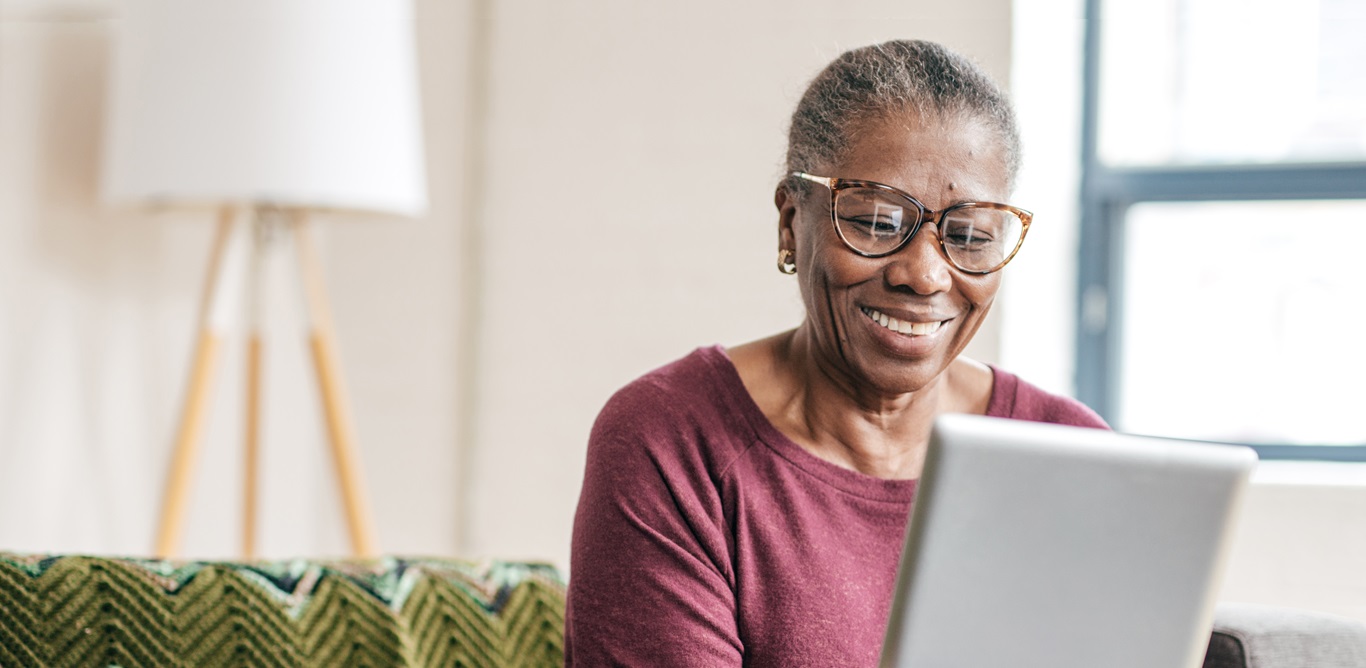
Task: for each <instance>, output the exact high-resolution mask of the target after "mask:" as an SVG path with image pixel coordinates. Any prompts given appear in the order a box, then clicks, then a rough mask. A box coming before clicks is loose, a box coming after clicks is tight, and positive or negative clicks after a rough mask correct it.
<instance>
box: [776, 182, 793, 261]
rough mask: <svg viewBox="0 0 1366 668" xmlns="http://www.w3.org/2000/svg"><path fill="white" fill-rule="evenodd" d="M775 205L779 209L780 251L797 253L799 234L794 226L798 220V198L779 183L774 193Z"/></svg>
mask: <svg viewBox="0 0 1366 668" xmlns="http://www.w3.org/2000/svg"><path fill="white" fill-rule="evenodd" d="M773 204H774V206H777V207H778V250H779V251H781V250H783V249H787V250H790V251H793V252H794V253H795V252H796V251H797V234H796V232H795V231H794V230H793V225H794V223H795V222H796V220H797V197H796V195H795V194H794V193H792V192H791V191H790V190H788V189H787V186H786V185H785V184H782V183H779V184H778V189H777V190H776V191H774V193H773Z"/></svg>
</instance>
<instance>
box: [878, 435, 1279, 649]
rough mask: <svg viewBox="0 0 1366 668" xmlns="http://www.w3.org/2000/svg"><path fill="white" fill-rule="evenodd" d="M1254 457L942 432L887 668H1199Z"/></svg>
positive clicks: (1164, 443)
mask: <svg viewBox="0 0 1366 668" xmlns="http://www.w3.org/2000/svg"><path fill="white" fill-rule="evenodd" d="M1256 463H1257V457H1256V454H1255V453H1254V452H1253V450H1252V449H1251V448H1246V447H1242V446H1230V445H1218V444H1209V443H1195V442H1190V441H1176V440H1167V439H1160V438H1151V437H1140V436H1126V435H1121V434H1116V433H1114V432H1109V431H1104V430H1098V429H1084V428H1079V427H1064V426H1059V425H1049V424H1038V423H1029V422H1021V421H1014V420H1005V419H1000V418H988V417H981V416H968V415H948V416H943V417H940V418H939V419H938V420H936V421H935V424H934V429H933V434H932V436H931V440H930V449H929V454H928V456H927V458H926V462H925V470H924V473H923V475H922V476H921V479H920V485H919V488H918V491H917V492H916V502H915V508H914V510H913V511H912V515H911V521H910V524H909V527H908V529H907V532H906V544H905V549H904V552H903V554H902V557H901V566H900V571H899V573H898V576H897V589H896V593H895V596H894V598H893V601H892V610H891V616H890V619H889V621H888V626H887V635H886V640H885V641H884V644H883V651H882V661H881V665H882V666H884V667H892V666H896V667H913V668H955V667H963V668H997V667H1001V666H1010V667H1012V668H1034V667H1037V668H1130V667H1132V668H1198V666H1199V665H1200V664H1201V662H1202V660H1203V658H1204V655H1205V650H1206V647H1207V646H1208V643H1209V634H1210V624H1211V616H1212V614H1213V610H1214V603H1215V596H1216V594H1217V590H1218V585H1219V580H1220V575H1221V572H1222V568H1223V564H1224V562H1225V558H1226V556H1227V553H1228V550H1229V545H1230V542H1231V534H1232V528H1233V525H1234V522H1235V519H1236V515H1237V510H1238V507H1239V504H1240V502H1241V498H1242V495H1243V490H1244V489H1245V488H1246V486H1247V481H1248V477H1249V476H1250V475H1251V472H1252V470H1253V468H1254V467H1255V466H1256Z"/></svg>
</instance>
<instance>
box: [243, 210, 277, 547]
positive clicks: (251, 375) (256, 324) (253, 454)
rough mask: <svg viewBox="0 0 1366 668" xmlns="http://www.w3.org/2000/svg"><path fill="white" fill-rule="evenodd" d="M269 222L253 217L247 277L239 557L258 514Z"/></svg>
mask: <svg viewBox="0 0 1366 668" xmlns="http://www.w3.org/2000/svg"><path fill="white" fill-rule="evenodd" d="M271 224H272V223H271V222H270V221H268V220H266V219H263V218H261V217H260V216H259V215H258V216H257V219H256V221H255V222H254V224H253V226H252V235H251V236H252V243H251V262H250V271H249V272H248V274H247V391H246V397H245V399H246V402H247V403H246V420H247V424H246V434H245V435H244V440H245V444H244V445H245V450H244V458H243V462H242V466H243V468H242V472H243V475H242V484H243V490H242V558H243V559H247V560H250V559H255V558H256V524H257V523H256V518H257V515H258V508H259V503H258V502H257V501H258V499H259V494H258V489H259V487H260V483H259V478H260V477H259V475H258V472H259V471H260V467H261V464H260V462H261V367H262V364H263V362H262V356H263V354H264V353H263V349H264V346H263V344H262V340H263V337H262V334H261V330H262V321H263V317H262V310H263V309H262V299H263V294H264V286H263V285H262V281H263V280H264V277H263V274H264V273H265V259H266V251H267V245H268V244H269V243H270V236H271V233H272V229H271V228H269V227H267V226H268V225H271Z"/></svg>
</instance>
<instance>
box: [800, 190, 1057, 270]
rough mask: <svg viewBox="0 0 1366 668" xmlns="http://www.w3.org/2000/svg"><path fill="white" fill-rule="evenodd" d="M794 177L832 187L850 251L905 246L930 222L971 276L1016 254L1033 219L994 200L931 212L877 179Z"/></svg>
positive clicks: (834, 211) (884, 251)
mask: <svg viewBox="0 0 1366 668" xmlns="http://www.w3.org/2000/svg"><path fill="white" fill-rule="evenodd" d="M791 175H792V176H795V177H797V178H800V179H805V180H807V181H811V182H813V183H819V184H821V185H823V186H825V187H826V188H829V189H830V218H831V221H832V222H833V223H834V224H835V232H836V233H837V234H838V235H839V237H840V240H841V241H843V242H844V245H845V246H848V247H849V250H851V251H854V252H855V253H858V254H859V255H862V256H864V257H885V256H887V255H891V254H892V253H895V252H897V251H898V250H901V247H902V246H905V245H906V242H907V241H910V239H911V237H913V236H915V233H916V232H917V231H919V230H920V225H921V224H922V223H924V222H926V221H929V222H932V223H938V230H937V232H936V234H935V236H936V237H937V238H938V240H939V247H940V248H942V249H943V250H944V256H945V257H947V258H948V259H949V262H950V263H951V264H952V265H953V266H955V267H957V268H958V269H959V270H961V271H964V272H967V273H969V274H990V273H991V272H993V271H996V270H998V269H1000V268H1001V267H1004V266H1006V263H1007V262H1010V260H1011V258H1013V257H1015V253H1016V252H1017V251H1019V250H1020V245H1021V244H1023V243H1024V237H1025V233H1026V232H1028V231H1029V221H1030V220H1032V219H1033V218H1034V214H1032V213H1030V212H1028V211H1025V210H1024V209H1018V208H1016V207H1013V206H1010V205H1009V204H997V203H995V202H960V203H958V204H955V205H953V206H950V207H948V208H946V209H944V210H943V211H932V210H930V209H928V208H926V207H925V205H924V204H921V203H920V202H919V201H917V200H916V199H915V198H914V197H911V196H910V195H908V194H907V193H906V192H905V191H902V190H900V189H897V188H893V187H892V186H889V185H885V184H882V183H877V182H875V181H855V180H850V179H836V178H831V177H828V176H813V175H811V174H807V173H805V172H792V174H791Z"/></svg>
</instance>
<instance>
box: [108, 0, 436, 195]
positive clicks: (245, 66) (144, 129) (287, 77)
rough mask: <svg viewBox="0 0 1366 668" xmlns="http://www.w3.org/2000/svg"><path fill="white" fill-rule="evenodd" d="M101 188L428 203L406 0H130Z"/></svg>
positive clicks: (116, 68) (118, 56)
mask: <svg viewBox="0 0 1366 668" xmlns="http://www.w3.org/2000/svg"><path fill="white" fill-rule="evenodd" d="M126 8H127V9H126V13H125V14H124V20H123V21H122V25H121V31H120V33H119V35H118V41H117V46H116V49H115V57H114V71H113V76H112V88H111V96H110V107H109V123H108V126H107V128H106V132H107V135H106V142H105V155H104V165H103V175H102V179H101V189H102V195H103V197H104V199H105V200H106V201H109V202H118V203H127V202H143V203H146V202H153V203H233V202H240V203H256V204H261V203H267V204H273V205H278V206H282V207H309V208H320V209H358V210H363V211H380V212H388V213H397V214H404V215H419V214H421V213H422V212H423V211H424V210H425V209H426V205H427V191H426V175H425V170H424V166H423V155H422V130H421V111H420V107H419V102H418V88H417V66H416V48H415V45H414V41H413V32H414V25H413V13H412V5H411V3H410V0H127V4H126Z"/></svg>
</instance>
